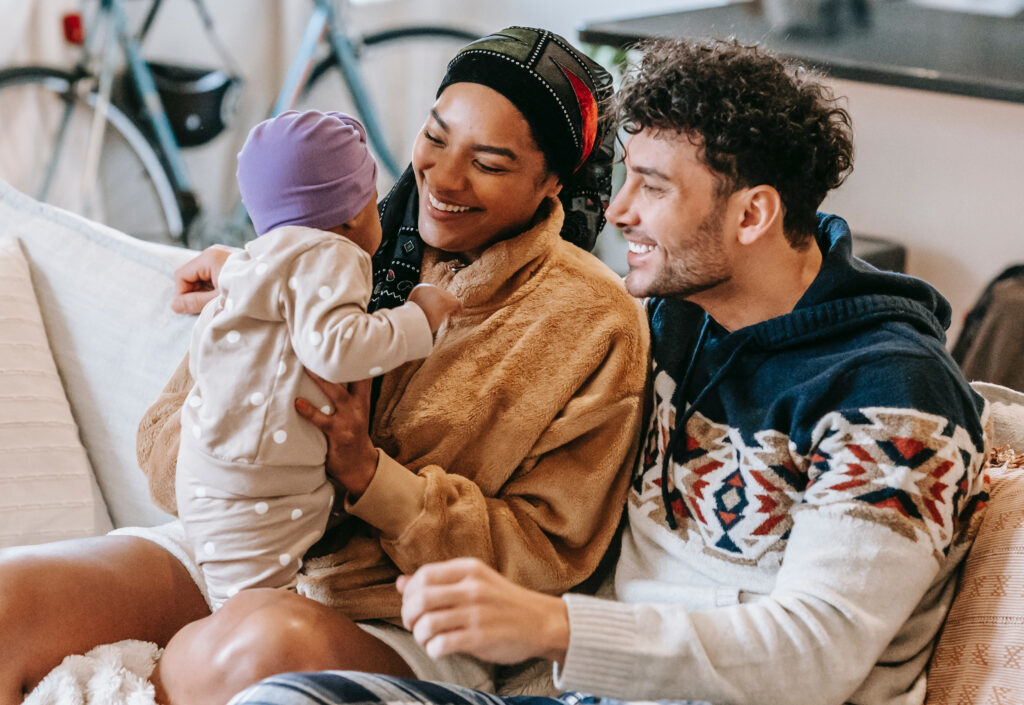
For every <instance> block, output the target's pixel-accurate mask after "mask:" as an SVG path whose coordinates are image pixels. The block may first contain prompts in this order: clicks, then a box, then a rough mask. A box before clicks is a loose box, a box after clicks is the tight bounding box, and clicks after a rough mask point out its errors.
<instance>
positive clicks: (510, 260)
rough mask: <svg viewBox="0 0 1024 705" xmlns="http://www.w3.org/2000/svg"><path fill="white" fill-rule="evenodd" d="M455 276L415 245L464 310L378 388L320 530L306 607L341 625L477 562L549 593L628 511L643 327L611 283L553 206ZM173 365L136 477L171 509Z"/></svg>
mask: <svg viewBox="0 0 1024 705" xmlns="http://www.w3.org/2000/svg"><path fill="white" fill-rule="evenodd" d="M550 208H551V214H550V215H549V216H548V217H547V218H545V219H544V220H543V221H542V222H541V223H539V224H538V225H537V226H535V227H533V228H532V229H530V230H529V231H527V232H525V233H523V234H522V235H520V236H518V237H515V238H512V239H509V240H505V241H502V242H499V243H496V244H495V245H492V246H491V247H490V248H488V249H487V250H486V251H485V252H484V253H483V254H482V256H481V257H480V258H479V259H478V260H476V261H475V262H473V263H472V264H470V265H468V266H466V267H465V268H462V269H457V268H456V267H453V266H451V264H452V257H451V255H449V254H447V253H443V252H440V251H437V250H433V249H430V248H428V249H427V251H426V253H425V254H424V262H423V272H422V276H421V279H422V281H424V282H428V283H432V284H436V285H438V286H441V287H444V288H446V289H447V290H449V291H451V292H452V293H454V294H455V295H456V296H457V297H458V298H459V300H460V301H461V302H462V305H463V313H462V315H461V316H459V317H458V318H456V319H454V320H453V321H451V322H450V323H449V324H448V325H447V326H445V327H442V328H441V330H440V331H438V336H437V340H436V342H435V346H434V351H433V352H432V353H431V355H430V356H429V357H428V358H427V359H426V360H421V361H414V362H410V363H407V364H405V365H403V366H401V367H399V368H398V369H396V370H394V371H393V372H391V373H389V374H387V375H386V376H385V377H384V379H383V384H382V388H381V394H380V398H379V400H378V403H377V408H376V413H375V416H374V420H373V429H372V435H373V439H374V442H375V443H376V444H377V446H378V447H379V448H380V451H381V452H380V456H379V463H378V467H377V472H376V475H375V476H374V478H373V480H372V482H371V483H370V485H369V487H368V488H367V490H366V491H365V492H364V493H363V495H362V496H361V497H359V500H358V501H357V502H355V503H348V504H346V508H347V509H348V511H349V513H350V518H351V519H353V520H352V521H348V522H346V523H345V524H343V525H342V526H341V527H337V528H335V529H334V530H331V531H328V534H327V536H326V537H325V539H324V540H323V541H322V542H321V543H320V544H319V545H318V546H316V547H314V549H313V551H312V552H311V555H315V554H318V553H319V554H322V555H319V557H315V558H309V559H308V560H307V561H306V563H305V566H304V568H303V573H304V575H302V576H300V581H299V589H300V591H301V592H303V593H304V594H307V595H309V596H310V597H312V598H314V599H317V600H319V601H320V602H323V603H325V604H328V605H331V606H333V607H336V608H337V609H339V610H341V611H343V612H344V613H346V614H348V615H349V616H350V617H352V618H354V619H370V618H393V617H396V616H398V614H399V609H400V604H401V600H400V596H399V595H398V593H397V591H396V590H395V589H394V581H395V578H396V577H397V575H398V574H399V573H401V572H406V573H410V572H412V571H414V570H416V568H418V567H419V566H421V565H423V564H424V563H428V562H430V561H437V560H445V559H448V558H454V557H457V556H476V557H478V558H480V559H481V560H483V561H484V562H485V563H487V564H489V565H491V566H494V567H495V568H497V569H498V570H499V571H501V572H502V573H503V574H505V575H506V576H508V577H509V578H511V579H512V580H514V581H516V582H518V583H520V584H522V585H525V586H527V587H530V588H533V589H536V590H541V591H544V592H549V593H561V592H564V591H565V590H567V589H569V588H571V587H573V586H574V585H576V584H578V583H580V582H581V581H583V580H584V579H585V578H587V577H588V576H589V575H590V574H591V573H592V572H593V570H594V569H595V568H596V567H597V564H598V562H599V560H600V558H601V556H602V554H603V553H604V551H605V549H606V548H607V546H608V544H609V542H610V541H611V538H612V536H613V535H614V532H615V528H616V525H617V523H618V520H619V517H620V515H621V508H622V506H623V504H624V502H625V497H626V492H627V488H628V482H629V477H630V471H631V466H632V460H633V456H634V453H635V450H636V445H637V440H638V436H639V427H640V417H641V406H642V395H643V390H644V382H645V376H646V370H647V347H648V334H647V324H646V321H645V319H644V318H643V314H642V312H641V309H640V306H639V304H638V302H637V301H636V300H634V299H633V298H632V297H630V296H629V295H628V294H627V293H626V291H625V289H624V287H623V285H622V282H621V281H620V280H619V278H618V277H617V276H615V275H614V274H613V273H612V272H611V271H610V270H608V268H607V267H605V266H604V265H603V264H602V263H601V262H600V261H598V260H597V259H596V258H595V257H593V256H592V255H590V254H588V253H586V252H584V251H582V250H580V249H579V248H577V247H575V246H573V245H570V244H568V243H566V242H565V241H563V240H562V239H561V238H560V237H559V235H558V232H559V229H560V227H561V223H562V212H561V206H560V205H559V204H558V203H557V202H556V201H552V202H551V206H550ZM191 386H192V380H191V378H190V377H189V375H188V368H187V365H186V364H182V365H181V366H179V368H178V370H177V371H176V373H175V374H174V376H173V377H172V378H171V380H170V382H169V383H168V385H167V387H166V388H165V389H164V392H163V393H162V395H161V396H160V398H159V399H158V400H157V401H156V403H155V404H154V405H153V406H152V407H151V408H150V409H149V411H148V412H147V413H146V415H145V417H144V418H143V419H142V422H141V424H140V427H139V438H138V440H139V443H138V452H139V464H140V466H141V467H142V469H143V471H144V472H145V473H146V474H147V476H148V478H149V482H150V491H151V493H152V495H153V498H154V500H155V501H156V503H157V504H158V505H159V506H161V507H162V508H164V509H165V510H168V511H174V479H173V474H174V458H175V455H176V451H177V443H178V425H179V410H180V408H181V405H182V403H183V401H184V399H185V396H186V395H187V393H188V390H189V388H190V387H191Z"/></svg>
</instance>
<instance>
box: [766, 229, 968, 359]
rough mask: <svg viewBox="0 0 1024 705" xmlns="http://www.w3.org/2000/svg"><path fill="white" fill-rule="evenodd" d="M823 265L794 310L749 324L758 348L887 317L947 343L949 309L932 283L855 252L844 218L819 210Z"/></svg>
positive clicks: (846, 329)
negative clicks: (888, 268)
mask: <svg viewBox="0 0 1024 705" xmlns="http://www.w3.org/2000/svg"><path fill="white" fill-rule="evenodd" d="M815 239H816V241H817V244H818V247H819V248H821V254H822V262H821V270H820V271H819V272H818V276H817V277H815V279H814V281H813V282H812V283H811V285H810V287H808V288H807V291H805V292H804V295H803V296H802V297H801V298H800V300H799V301H798V302H797V304H796V306H795V307H794V308H793V311H792V312H791V313H788V314H786V315H784V316H779V317H777V318H773V319H770V320H767V321H763V322H762V323H757V324H755V325H753V326H749V327H748V329H747V330H748V332H749V335H751V336H752V337H753V338H754V340H755V341H756V343H757V345H758V347H761V348H765V349H772V350H778V349H784V348H788V347H792V346H799V345H805V344H807V343H808V342H810V341H814V340H817V339H820V338H825V337H829V336H834V335H836V334H839V333H846V332H849V331H850V330H853V329H856V328H860V327H864V326H867V325H877V324H879V323H881V322H883V321H893V322H897V321H899V322H905V323H909V324H911V325H912V326H914V328H916V329H917V330H918V332H920V333H921V334H922V335H925V336H929V337H934V338H935V339H937V340H938V341H939V342H940V343H944V342H945V337H946V336H945V331H946V329H947V328H948V327H949V322H950V313H951V309H950V306H949V302H947V301H946V299H945V298H943V297H942V295H941V294H939V292H938V291H936V290H935V289H934V288H933V287H932V286H931V285H930V284H928V283H927V282H925V281H922V280H920V279H916V278H914V277H911V276H907V275H905V274H897V273H895V272H882V271H879V270H878V269H876V268H875V267H873V266H872V265H870V264H868V263H867V262H865V261H863V260H860V259H857V258H855V257H854V256H853V251H852V247H853V240H852V236H851V235H850V227H849V226H848V225H847V224H846V221H845V220H843V219H842V218H840V217H839V216H836V215H828V214H825V213H819V214H818V231H817V234H816V236H815Z"/></svg>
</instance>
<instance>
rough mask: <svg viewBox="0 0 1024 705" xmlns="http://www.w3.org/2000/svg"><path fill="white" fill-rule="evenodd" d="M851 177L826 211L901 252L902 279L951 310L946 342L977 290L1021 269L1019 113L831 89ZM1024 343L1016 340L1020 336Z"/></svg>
mask: <svg viewBox="0 0 1024 705" xmlns="http://www.w3.org/2000/svg"><path fill="white" fill-rule="evenodd" d="M835 86H836V90H837V91H838V92H839V93H840V94H842V95H846V96H848V97H849V110H850V113H851V114H852V116H853V124H854V136H855V140H856V143H855V148H856V150H857V151H856V154H855V161H854V172H853V174H852V175H851V176H850V179H849V180H848V181H847V183H846V184H845V185H843V186H842V187H841V188H840V189H839V190H838V191H837V192H835V193H834V194H833V195H832V196H830V197H829V198H828V199H827V200H826V202H825V205H824V208H825V209H826V210H830V211H833V212H836V213H840V214H842V215H843V216H844V217H846V218H847V219H848V220H849V221H850V224H851V226H852V227H853V229H854V231H855V232H862V233H866V234H874V235H882V236H885V237H889V238H892V239H893V240H897V241H899V242H901V243H902V244H904V245H905V246H906V247H907V251H908V271H909V273H910V274H913V275H915V276H919V277H921V278H923V279H926V280H928V281H929V282H931V283H932V284H933V285H934V286H936V287H937V288H938V289H939V291H941V292H942V293H943V294H944V295H945V296H946V297H947V298H948V299H949V300H950V302H951V303H952V305H953V317H954V318H953V326H952V327H951V329H950V333H951V340H952V339H955V335H956V332H958V331H959V328H960V324H961V322H962V317H963V315H964V314H965V313H966V312H967V310H968V309H969V308H970V306H971V305H972V304H973V303H974V301H975V299H976V298H977V296H978V295H979V294H980V293H981V290H982V289H983V288H984V286H985V284H986V283H987V282H988V281H989V280H990V279H991V278H992V277H994V276H995V275H996V274H998V273H999V272H1000V271H1001V270H1002V269H1004V268H1005V267H1007V266H1009V265H1010V264H1015V263H1016V264H1020V263H1024V218H1022V217H1021V210H1020V208H1021V205H1022V203H1024V105H1022V104H1015V103H1004V102H999V101H991V100H981V99H977V98H964V97H960V96H952V95H944V94H939V93H930V92H926V91H916V90H907V89H900V88H891V87H887V86H877V85H871V84H864V83H854V82H850V81H836V82H835ZM1020 334H1021V335H1024V331H1020Z"/></svg>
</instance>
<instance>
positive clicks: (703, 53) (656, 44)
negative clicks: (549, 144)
mask: <svg viewBox="0 0 1024 705" xmlns="http://www.w3.org/2000/svg"><path fill="white" fill-rule="evenodd" d="M637 49H639V50H640V51H642V52H643V58H642V60H641V61H640V63H639V64H638V65H636V66H634V67H633V68H632V69H631V70H630V71H629V72H628V73H627V74H626V77H625V79H624V80H623V85H622V88H621V89H620V90H619V92H618V93H617V94H616V96H615V98H614V103H615V112H616V117H617V118H618V119H619V121H620V122H621V123H622V125H623V127H624V129H625V130H626V132H628V133H630V134H636V133H638V132H640V131H641V130H643V129H645V128H651V129H653V130H667V131H674V132H676V133H680V134H683V135H686V136H687V137H688V138H689V139H690V140H691V142H693V143H694V144H695V145H699V146H703V160H704V162H705V164H707V165H708V166H709V167H710V168H711V169H712V171H714V172H716V174H717V176H718V179H719V184H720V188H719V193H720V194H728V193H732V192H733V191H735V190H737V189H739V188H745V187H750V186H757V185H760V184H767V185H769V186H772V187H773V188H775V190H776V191H778V192H779V196H780V197H781V200H782V204H783V207H784V209H785V215H784V217H783V230H784V231H785V233H786V237H787V239H788V240H789V242H790V244H792V245H793V246H794V247H802V246H804V245H805V244H807V243H809V242H810V239H811V237H813V235H814V233H815V231H816V229H817V220H816V217H815V211H816V210H817V208H818V206H819V205H820V204H821V202H822V200H824V198H825V195H826V194H827V193H828V192H829V191H830V190H831V189H834V188H836V187H837V186H839V185H840V184H841V183H843V181H844V180H845V179H846V177H847V176H848V175H849V173H850V171H851V170H852V168H853V136H852V128H851V123H850V116H849V114H848V113H847V112H846V110H844V109H843V108H841V107H839V106H838V105H837V104H836V99H835V98H834V96H833V95H832V92H831V90H830V89H829V88H828V87H827V86H825V85H823V84H822V83H821V82H820V80H819V79H818V78H817V77H816V76H814V75H813V74H810V73H809V72H807V71H806V70H804V69H803V68H799V67H796V66H792V65H789V64H787V63H786V62H784V61H783V60H781V59H780V58H778V57H776V56H774V55H773V54H770V53H768V52H766V51H764V50H762V49H759V48H757V47H752V46H743V45H742V44H739V43H738V42H736V41H735V40H731V41H722V40H714V41H708V42H699V43H698V42H692V41H687V40H681V39H655V40H649V41H647V42H645V43H643V44H641V45H639V46H638V47H637Z"/></svg>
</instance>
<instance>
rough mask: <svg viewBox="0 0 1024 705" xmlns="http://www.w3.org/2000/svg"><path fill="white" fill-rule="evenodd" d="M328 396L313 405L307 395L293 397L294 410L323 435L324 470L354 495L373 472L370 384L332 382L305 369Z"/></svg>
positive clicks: (363, 486) (374, 454)
mask: <svg viewBox="0 0 1024 705" xmlns="http://www.w3.org/2000/svg"><path fill="white" fill-rule="evenodd" d="M306 374H307V375H309V378H310V379H312V380H313V382H315V383H316V386H318V387H320V390H321V391H322V392H323V393H324V394H326V395H327V398H328V399H329V400H330V402H331V403H330V408H329V409H327V410H326V411H325V410H324V409H317V408H316V407H315V406H314V405H313V404H312V402H310V401H309V400H308V399H296V400H295V410H296V411H297V412H298V413H299V416H302V417H303V418H305V419H306V420H308V421H309V422H310V423H312V424H313V425H314V426H316V427H317V428H319V429H320V430H321V431H323V433H324V436H326V438H327V472H328V474H329V475H330V476H331V477H333V478H334V479H335V480H337V481H338V483H339V484H341V486H342V487H344V488H345V489H346V490H348V493H349V497H350V498H351V499H356V498H357V497H359V495H361V494H362V493H363V492H365V491H366V488H367V487H368V486H369V485H370V480H372V479H373V476H374V475H375V474H376V473H377V449H376V448H374V447H373V441H371V440H370V432H369V428H370V387H371V380H368V379H364V380H361V381H359V382H351V383H349V384H334V383H332V382H328V381H327V380H325V379H323V378H322V377H318V376H316V375H315V374H313V373H312V372H310V371H309V370H306Z"/></svg>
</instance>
